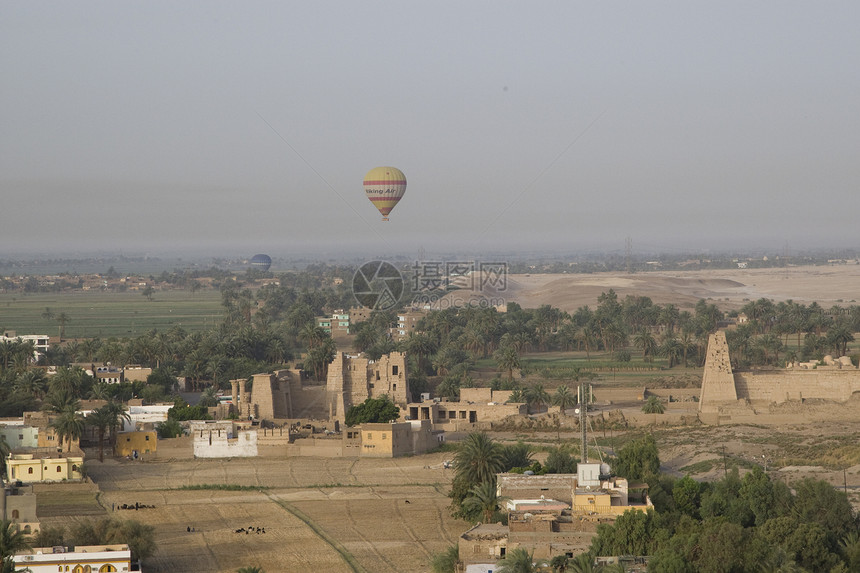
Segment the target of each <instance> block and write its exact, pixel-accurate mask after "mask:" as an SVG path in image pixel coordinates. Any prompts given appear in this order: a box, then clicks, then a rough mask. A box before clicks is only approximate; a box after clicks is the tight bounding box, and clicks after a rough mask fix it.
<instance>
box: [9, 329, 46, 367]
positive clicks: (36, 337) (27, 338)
mask: <svg viewBox="0 0 860 573" xmlns="http://www.w3.org/2000/svg"><path fill="white" fill-rule="evenodd" d="M3 342H32V343H33V349H34V351H33V359H34V361H35V362H38V361H39V357H40V356H44V354H45V353H46V352H47V351H48V347H49V346H50V345H51V343H50V337H49V336H48V335H47V334H21V335H19V334H17V333H16V332H15V331H14V330H6V331H4V332H3V334H2V335H0V343H3Z"/></svg>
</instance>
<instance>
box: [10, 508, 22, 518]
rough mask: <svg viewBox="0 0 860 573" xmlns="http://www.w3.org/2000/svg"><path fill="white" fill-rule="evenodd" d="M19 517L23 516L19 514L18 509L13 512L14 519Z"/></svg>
mask: <svg viewBox="0 0 860 573" xmlns="http://www.w3.org/2000/svg"><path fill="white" fill-rule="evenodd" d="M19 517H21V514H20V513H19V512H18V510H17V509H13V510H12V519H18V518H19Z"/></svg>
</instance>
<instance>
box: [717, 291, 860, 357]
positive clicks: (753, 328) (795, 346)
mask: <svg viewBox="0 0 860 573" xmlns="http://www.w3.org/2000/svg"><path fill="white" fill-rule="evenodd" d="M741 312H742V313H744V314H745V315H746V317H747V319H748V321H747V322H745V323H744V324H741V325H739V326H738V328H737V329H736V330H732V331H728V332H727V333H726V339H727V341H728V343H729V350H730V351H731V356H732V361H733V363H734V364H733V365H734V366H735V367H740V368H743V367H747V366H751V365H767V364H772V365H777V366H781V365H783V364H785V363H786V362H793V361H795V360H798V359H800V360H804V361H805V360H812V359H821V358H822V357H823V356H824V355H825V354H828V353H830V354H833V355H836V356H844V355H847V354H848V352H849V349H848V345H849V344H850V343H851V342H854V333H855V332H858V331H860V305H852V306H849V307H840V306H833V307H831V308H830V309H829V310H825V309H824V308H822V307H821V306H819V305H818V303H815V302H813V303H812V304H810V305H808V306H807V305H804V304H799V303H796V302H794V301H791V300H787V301H782V302H779V303H776V304H774V303H773V302H772V301H770V300H768V299H764V298H761V299H758V300H756V301H751V302H749V303H747V304H746V305H744V307H743V308H741ZM780 358H782V360H780ZM855 361H856V359H855Z"/></svg>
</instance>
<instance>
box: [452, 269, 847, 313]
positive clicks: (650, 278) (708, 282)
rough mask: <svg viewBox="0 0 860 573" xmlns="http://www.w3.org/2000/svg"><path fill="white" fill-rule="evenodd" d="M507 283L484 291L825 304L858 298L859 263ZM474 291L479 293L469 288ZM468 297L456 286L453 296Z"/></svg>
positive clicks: (544, 277)
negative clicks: (610, 290)
mask: <svg viewBox="0 0 860 573" xmlns="http://www.w3.org/2000/svg"><path fill="white" fill-rule="evenodd" d="M506 286H507V288H506V289H503V290H496V291H493V292H489V293H487V292H485V293H483V294H485V295H487V296H490V297H495V298H496V299H499V298H501V299H504V301H505V302H517V303H519V304H521V305H522V306H523V307H526V308H534V307H537V306H540V305H543V304H549V305H552V306H555V307H558V308H560V309H562V310H565V311H568V312H572V311H575V310H576V309H577V308H579V307H580V306H585V305H588V306H590V307H591V308H594V307H595V305H596V304H597V297H598V296H600V294H601V293H603V292H606V291H608V290H609V289H614V290H615V292H616V293H617V294H618V296H619V298H622V299H623V298H624V297H625V296H627V295H642V296H649V297H651V299H652V300H653V301H654V302H655V303H656V304H666V303H670V302H671V303H673V304H675V305H676V306H678V307H680V308H687V309H689V308H692V307H693V306H695V304H696V302H697V301H698V300H699V299H706V300H709V302H713V303H716V304H718V306H720V308H722V309H723V310H730V309H737V308H740V307H741V306H743V305H744V304H745V303H746V302H748V301H749V300H755V299H758V298H762V297H764V298H769V299H773V300H774V301H776V302H779V301H783V300H788V299H792V300H794V301H796V302H801V303H804V304H809V303H811V302H813V301H816V302H818V303H819V304H820V305H821V306H823V307H824V308H829V307H830V306H833V305H834V304H842V305H848V304H856V301H857V300H860V265H838V266H807V267H790V268H787V269H725V270H705V271H672V272H660V271H655V272H648V273H636V274H627V273H620V272H617V273H593V274H571V275H568V274H532V275H510V276H508V280H507V285H506ZM472 294H473V295H476V296H477V295H480V294H482V293H481V292H479V291H477V290H476V291H472ZM455 297H456V298H461V299H462V298H469V293H468V291H457V292H455V293H451V294H449V295H448V298H449V299H452V298H455Z"/></svg>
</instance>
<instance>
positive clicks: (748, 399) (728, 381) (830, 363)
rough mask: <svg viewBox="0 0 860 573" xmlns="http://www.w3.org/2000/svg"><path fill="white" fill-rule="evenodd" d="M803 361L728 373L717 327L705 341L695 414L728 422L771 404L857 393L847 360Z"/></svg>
mask: <svg viewBox="0 0 860 573" xmlns="http://www.w3.org/2000/svg"><path fill="white" fill-rule="evenodd" d="M826 358H829V357H826ZM806 366H807V367H804V365H797V366H795V367H793V368H787V369H779V370H751V371H746V372H733V371H732V364H731V360H730V357H729V345H728V342H727V341H726V333H725V332H723V331H718V332H716V333H714V334H712V335H711V337H710V340H709V341H708V353H707V356H706V358H705V370H704V374H703V376H702V391H701V395H700V399H699V419H701V420H702V421H703V422H705V423H707V424H715V423H720V422H728V421H731V420H732V419H733V417H737V416H744V415H750V414H753V415H754V414H756V413H757V411H758V410H760V409H766V408H769V407H770V406H772V405H778V404H784V403H787V402H796V403H802V402H804V401H805V400H828V401H831V402H847V401H848V400H850V399H851V398H852V396H853V395H854V394H855V393H860V370H858V369H857V367H855V366H853V365H851V361H850V360H848V359H838V360H833V359H830V360H825V361H824V363H823V364H821V365H818V364H812V365H811V366H810V365H806Z"/></svg>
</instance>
